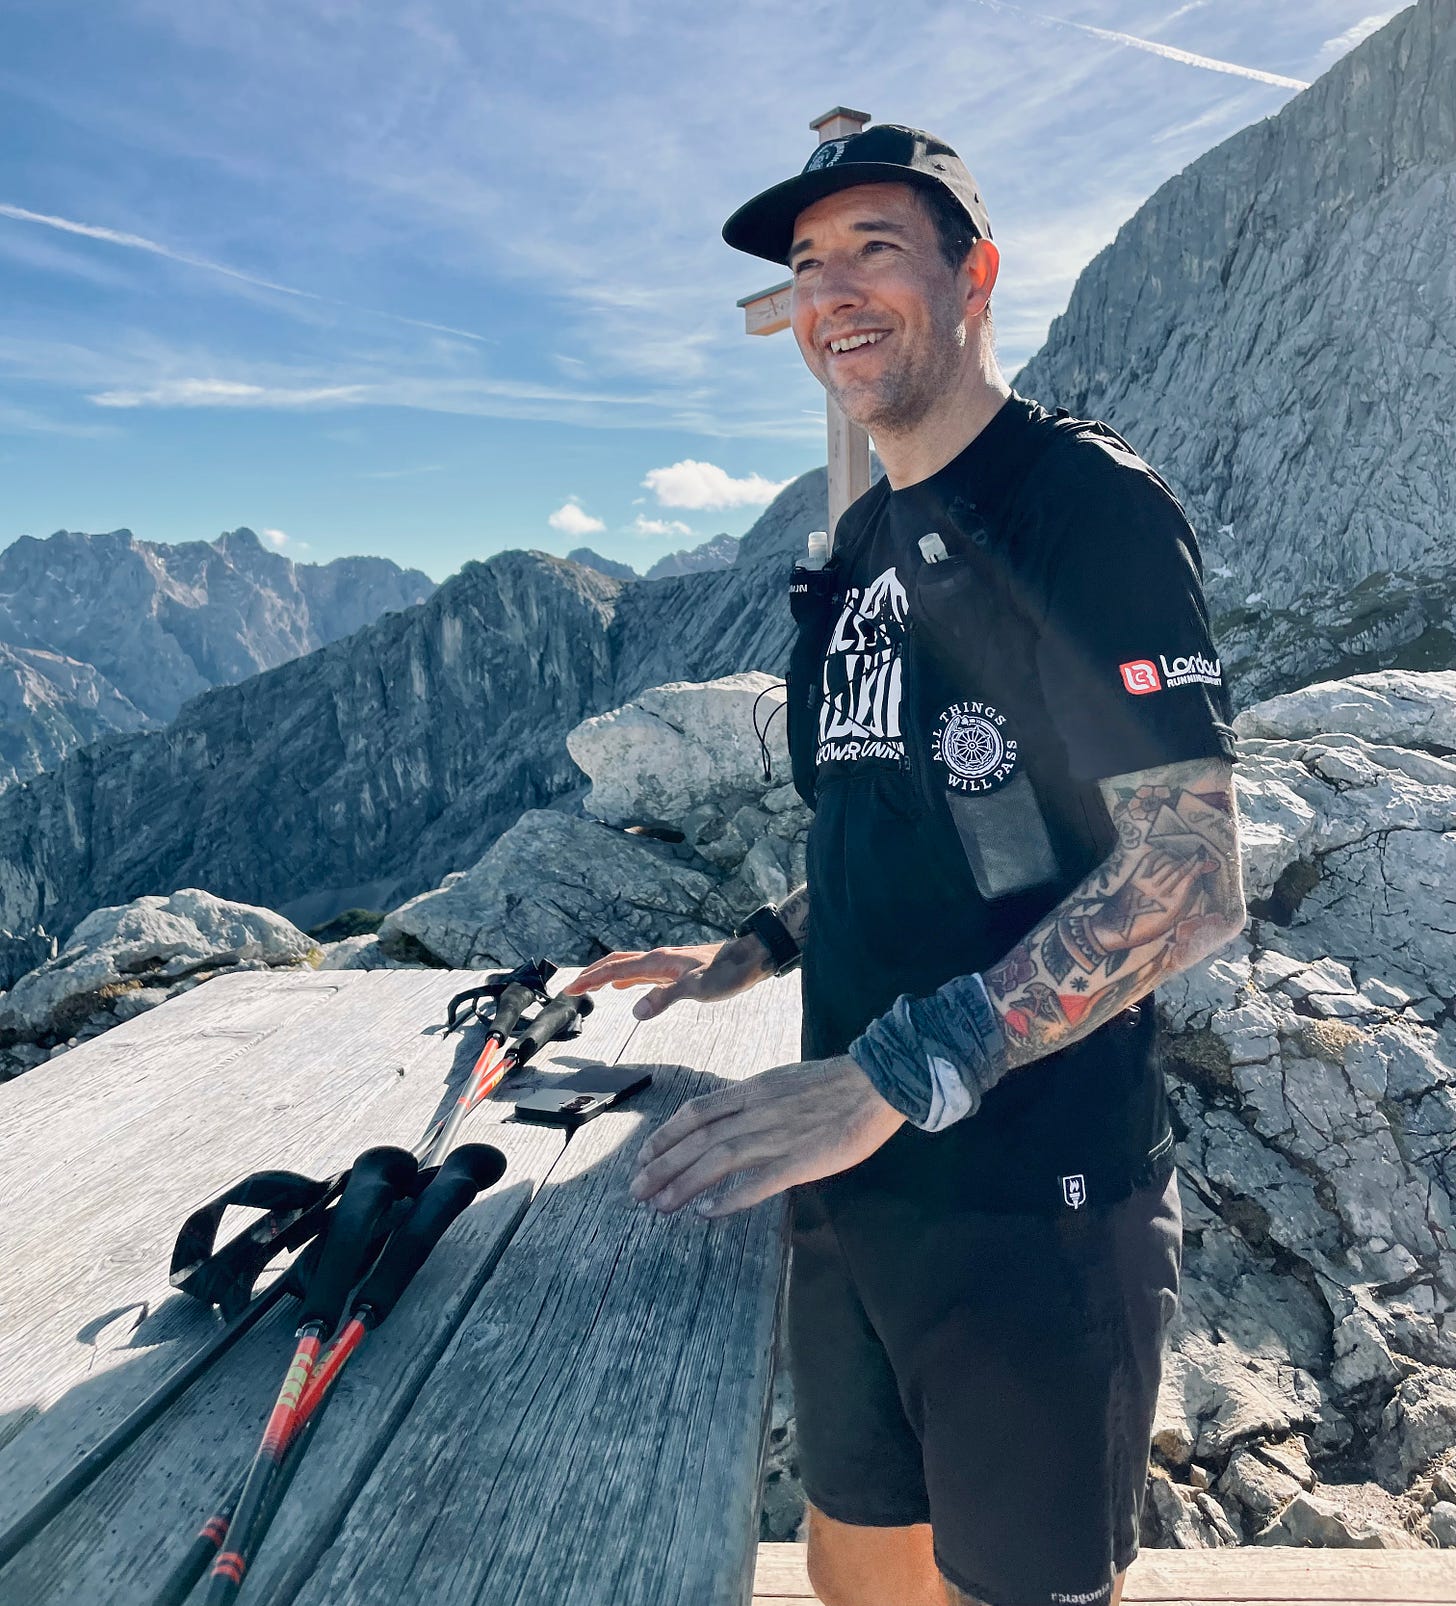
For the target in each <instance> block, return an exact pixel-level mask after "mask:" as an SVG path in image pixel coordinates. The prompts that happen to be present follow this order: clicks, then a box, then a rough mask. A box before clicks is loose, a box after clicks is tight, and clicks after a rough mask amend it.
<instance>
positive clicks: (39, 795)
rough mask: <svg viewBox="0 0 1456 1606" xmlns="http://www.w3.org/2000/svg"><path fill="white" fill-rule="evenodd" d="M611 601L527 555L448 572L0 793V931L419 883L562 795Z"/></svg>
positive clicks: (562, 568)
mask: <svg viewBox="0 0 1456 1606" xmlns="http://www.w3.org/2000/svg"><path fill="white" fill-rule="evenodd" d="M632 589H634V590H635V589H637V588H636V587H634V588H632ZM617 590H618V586H617V583H616V582H615V581H611V580H607V579H604V578H603V577H601V576H599V575H594V574H592V573H591V571H589V570H586V569H582V568H579V567H577V566H576V565H575V564H569V563H565V562H563V561H562V560H561V559H556V558H547V557H544V556H541V555H529V554H526V553H507V554H504V555H503V556H501V557H499V558H497V559H495V560H494V561H493V562H492V563H490V564H489V565H486V564H477V563H468V564H466V565H465V567H464V568H463V569H462V570H461V571H460V573H459V574H457V575H456V576H454V577H453V579H452V580H451V581H450V583H449V584H448V585H446V586H442V587H441V588H440V589H439V590H438V591H436V592H435V593H434V595H433V596H432V597H431V598H430V599H429V600H428V601H427V602H424V603H421V604H419V605H418V606H416V607H414V608H410V609H408V610H406V611H404V612H401V613H389V614H386V615H385V617H384V618H383V619H381V620H379V621H378V622H377V623H375V624H373V625H371V626H369V627H368V628H367V629H365V630H363V631H360V632H357V633H356V634H355V635H353V636H351V637H347V638H345V639H344V640H343V641H337V642H334V643H332V644H331V645H329V646H327V647H324V648H321V649H320V650H318V651H316V652H313V653H310V654H308V655H307V656H306V657H303V658H296V659H293V660H292V661H290V662H288V663H286V664H283V665H281V666H280V667H278V668H277V669H273V670H269V671H268V672H267V673H265V674H262V675H255V676H253V677H252V678H251V679H249V680H246V681H243V682H242V683H240V684H239V685H236V686H224V687H219V688H218V689H216V690H213V691H209V692H206V693H204V694H203V695H201V696H199V697H196V698H194V699H193V700H192V701H191V702H190V703H188V704H187V705H186V707H184V709H183V710H182V712H181V714H180V715H179V716H178V718H177V719H176V720H175V721H173V723H172V724H171V725H169V726H168V727H167V728H166V729H165V730H162V731H140V732H137V733H135V734H133V735H130V736H122V737H113V738H111V739H109V740H107V741H104V742H101V743H98V744H96V745H95V746H93V747H90V748H86V749H83V750H82V751H80V752H78V753H74V754H72V755H71V756H70V757H68V758H66V759H64V760H63V761H62V762H61V763H60V764H58V765H57V766H56V767H55V768H54V769H53V770H50V771H48V772H47V773H46V774H44V775H40V776H37V777H36V778H35V779H34V780H32V781H30V782H28V783H27V784H25V785H23V786H18V787H13V788H11V789H10V791H8V792H6V793H4V794H0V904H3V905H4V907H5V908H6V909H8V910H14V911H15V918H14V919H12V920H9V921H7V920H5V919H4V918H3V917H0V925H8V927H9V928H10V929H11V930H13V931H16V932H21V931H25V930H30V929H32V928H33V927H34V926H35V925H36V924H37V923H42V922H43V923H44V924H45V925H46V927H47V929H49V930H51V931H53V932H55V933H56V934H57V935H59V936H64V935H65V934H66V933H67V932H68V931H69V930H70V928H71V927H72V926H74V924H75V923H76V922H77V921H78V920H79V919H81V917H82V916H83V915H85V914H86V913H87V912H89V911H90V910H91V909H94V908H97V907H98V906H100V905H104V904H116V903H123V902H126V901H127V900H128V899H130V898H133V897H136V896H137V895H139V894H141V893H147V892H157V893H168V892H171V891H173V890H175V889H176V888H177V887H181V886H197V885H205V886H206V887H207V888H208V889H209V891H213V892H216V893H217V894H219V895H220V896H223V897H227V898H239V899H240V900H241V901H244V902H251V903H266V904H268V905H269V906H270V907H275V908H282V909H283V910H284V911H285V912H286V913H289V914H290V915H292V916H294V917H296V918H300V919H302V920H304V921H305V922H311V921H313V920H316V919H325V918H327V917H328V916H329V915H331V914H333V913H335V912H336V911H337V910H338V909H340V908H344V907H348V906H350V905H353V904H362V905H368V906H371V907H376V908H379V907H383V908H388V907H390V906H391V905H392V903H394V902H398V901H399V899H400V898H401V897H404V896H406V895H408V894H409V893H412V892H416V891H418V890H419V889H420V888H421V887H422V886H426V885H432V884H433V880H434V879H438V877H439V875H441V874H443V873H444V872H445V871H447V870H449V869H451V868H452V867H454V866H455V865H457V864H461V863H469V862H471V860H473V859H474V858H476V857H478V856H479V854H480V853H481V852H483V851H484V849H485V848H486V846H488V845H489V843H490V842H491V841H493V840H494V839H495V837H496V836H498V835H499V834H500V832H501V831H502V830H504V829H505V827H506V826H507V825H509V824H510V823H511V821H512V820H514V819H515V818H516V816H517V815H518V814H519V813H520V811H521V807H522V804H523V802H524V803H526V804H528V805H536V804H540V803H544V802H546V801H548V800H549V799H550V798H552V797H554V796H556V795H557V794H558V793H560V792H562V791H565V790H568V789H569V788H571V787H572V786H574V785H575V784H576V778H575V772H574V770H573V769H572V765H571V761H570V759H569V758H568V756H567V754H566V750H565V746H564V744H563V742H562V739H561V735H562V727H563V721H565V722H566V723H568V724H572V723H575V722H576V720H577V719H579V718H581V717H582V716H583V715H585V714H588V713H594V712H597V711H598V710H599V709H601V708H603V707H606V706H609V705H610V701H611V698H610V692H609V690H608V688H609V687H610V684H611V660H610V653H609V650H608V645H607V639H606V626H607V622H608V619H609V617H610V604H611V601H612V599H613V598H614V596H615V594H616V592H617Z"/></svg>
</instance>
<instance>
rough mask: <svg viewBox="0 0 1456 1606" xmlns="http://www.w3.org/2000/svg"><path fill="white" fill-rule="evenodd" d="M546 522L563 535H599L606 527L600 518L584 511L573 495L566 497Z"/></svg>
mask: <svg viewBox="0 0 1456 1606" xmlns="http://www.w3.org/2000/svg"><path fill="white" fill-rule="evenodd" d="M546 522H547V523H548V524H549V525H550V526H551V528H552V529H553V530H560V531H561V533H562V534H563V535H572V536H582V535H600V534H601V532H602V531H603V530H605V529H606V525H605V524H604V523H603V522H602V520H601V519H597V518H593V517H592V515H591V514H590V513H588V512H586V511H585V509H583V507H582V505H581V503H580V502H578V501H577V499H576V498H575V497H574V496H572V497H568V498H567V500H566V501H565V502H563V503H562V504H561V506H560V507H559V508H557V509H556V511H555V512H554V513H553V514H551V515H550V517H549V518H548V519H547V520H546Z"/></svg>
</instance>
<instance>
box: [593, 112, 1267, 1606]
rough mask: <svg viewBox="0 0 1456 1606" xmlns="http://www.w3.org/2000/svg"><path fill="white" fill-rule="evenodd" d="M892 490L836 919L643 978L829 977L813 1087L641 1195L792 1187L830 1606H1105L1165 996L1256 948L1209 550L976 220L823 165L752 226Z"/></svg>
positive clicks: (858, 716)
mask: <svg viewBox="0 0 1456 1606" xmlns="http://www.w3.org/2000/svg"><path fill="white" fill-rule="evenodd" d="M723 232H724V237H725V239H726V240H727V241H728V243H729V244H730V245H733V246H736V247H737V248H739V249H740V250H744V251H748V252H751V253H753V254H754V255H757V256H761V257H764V258H767V259H768V260H770V261H775V262H785V263H787V264H788V265H789V266H790V268H791V269H792V272H793V277H794V288H793V305H792V323H793V329H794V334H795V338H796V339H797V341H798V344H799V349H800V351H801V352H802V353H803V356H804V360H805V362H806V363H807V364H808V366H809V367H810V369H811V370H812V371H813V373H814V374H815V375H816V377H817V378H818V379H819V380H820V382H821V383H822V384H823V385H824V386H825V388H826V389H827V390H828V391H829V392H830V393H831V394H832V395H833V396H834V398H835V399H836V401H837V402H838V403H839V405H840V407H841V408H842V409H843V411H844V412H845V414H846V415H847V416H848V417H849V418H851V419H853V420H854V421H855V422H857V423H859V424H861V425H863V426H864V427H865V428H866V429H867V430H868V431H869V432H870V434H871V435H872V436H873V437H874V441H875V445H876V448H877V449H878V452H879V455H880V458H881V461H882V462H883V463H884V465H885V470H886V474H885V478H884V479H883V480H881V481H880V482H879V483H878V484H876V485H875V486H874V487H872V488H871V490H870V491H869V492H868V493H867V494H866V495H865V496H863V497H862V498H860V500H859V501H858V502H856V503H855V504H854V506H853V507H851V508H850V509H849V510H848V511H847V512H846V513H845V515H844V517H843V519H842V520H841V521H840V526H839V529H838V531H837V532H836V550H835V553H834V557H833V558H832V559H831V561H830V563H829V564H828V565H827V566H826V567H825V568H824V569H822V570H819V571H811V570H807V569H799V570H796V571H795V576H794V581H793V583H792V585H791V588H790V589H791V601H792V603H793V606H794V612H795V617H796V619H797V621H798V625H799V634H798V640H797V643H796V645H795V648H794V652H793V655H792V661H791V665H790V671H789V700H788V709H789V745H790V751H791V756H792V759H793V766H794V778H795V783H796V785H798V787H799V789H800V791H801V792H802V793H803V794H804V796H805V798H806V800H807V801H808V802H809V803H810V804H811V805H812V806H813V808H814V811H815V813H814V821H813V826H812V830H811V833H810V839H809V855H808V864H809V872H808V885H807V887H804V888H801V889H799V891H798V892H796V893H795V894H794V895H793V896H792V897H791V898H790V899H789V900H788V901H787V902H786V903H785V904H784V905H783V906H782V907H780V908H778V909H772V908H766V909H762V910H758V911H755V913H754V914H753V915H752V916H750V918H749V920H748V921H747V922H745V925H744V927H743V928H741V929H740V931H739V933H738V934H737V935H736V936H735V937H734V938H733V939H732V940H730V941H728V942H725V943H723V944H720V945H706V946H703V947H698V948H676V949H659V950H656V951H654V952H652V953H648V954H614V955H611V956H609V957H608V958H606V959H604V960H601V961H598V962H597V963H596V964H595V965H592V966H591V967H589V968H588V969H587V970H586V971H584V972H583V974H582V975H581V977H580V978H579V979H578V981H577V982H576V983H575V984H574V986H573V988H572V990H573V991H578V990H586V989H589V988H593V987H598V986H602V985H604V984H607V983H611V984H613V985H616V986H633V985H638V984H640V983H642V982H651V983H653V984H654V986H653V991H652V992H650V993H649V994H647V995H646V996H645V997H644V998H643V999H642V1000H639V1002H638V1005H637V1012H638V1014H639V1015H641V1016H644V1017H645V1016H649V1015H654V1014H657V1013H659V1012H660V1011H661V1010H662V1009H663V1008H665V1007H667V1006H668V1005H669V1004H671V1003H672V1002H674V1001H675V1000H677V999H680V998H696V999H714V998H721V997H725V996H728V995H729V994H731V993H734V992H737V991H740V990H741V989H742V988H744V987H747V986H751V985H752V984H753V983H754V982H756V981H758V980H760V979H762V978H763V977H764V976H766V975H770V974H773V973H775V972H777V971H780V970H783V969H787V968H789V967H790V966H791V965H793V964H794V963H796V962H798V960H799V959H800V958H801V957H802V963H803V996H804V1047H803V1052H804V1055H805V1059H804V1061H803V1062H801V1063H799V1064H796V1065H788V1066H781V1067H779V1068H778V1069H776V1070H772V1071H769V1072H767V1073H765V1074H764V1075H762V1076H759V1077H756V1078H753V1079H752V1080H750V1081H748V1082H746V1083H744V1084H742V1085H741V1086H738V1087H734V1088H732V1089H729V1090H726V1091H724V1092H722V1093H718V1094H714V1095H711V1096H708V1097H706V1098H702V1099H697V1100H694V1101H693V1102H691V1103H690V1104H688V1105H686V1106H684V1107H683V1109H682V1110H680V1111H679V1112H678V1113H677V1114H676V1115H675V1116H674V1117H673V1118H672V1119H671V1120H669V1121H667V1122H666V1123H665V1124H664V1125H663V1126H662V1127H661V1128H659V1129H658V1131H657V1132H656V1133H655V1134H653V1136H652V1137H651V1138H650V1139H649V1140H648V1142H647V1144H646V1145H645V1147H644V1148H643V1151H642V1155H641V1159H640V1168H639V1171H638V1174H637V1176H636V1178H635V1180H634V1183H633V1192H634V1194H635V1195H636V1197H638V1198H639V1199H642V1200H644V1201H647V1202H649V1203H650V1204H651V1205H653V1206H654V1207H655V1208H657V1209H659V1210H665V1211H671V1210H677V1209H680V1208H681V1207H683V1206H684V1205H688V1204H690V1203H691V1204H693V1205H694V1206H695V1208H697V1209H698V1210H699V1211H700V1212H701V1213H702V1214H704V1215H708V1216H716V1215H722V1214H725V1213H727V1212H730V1211H733V1210H738V1209H742V1208H744V1207H745V1206H747V1205H750V1204H753V1203H755V1202H757V1201H759V1200H761V1199H764V1198H767V1197H769V1196H770V1195H771V1194H774V1193H777V1192H780V1191H782V1190H784V1189H788V1188H792V1189H793V1231H794V1241H793V1264H792V1271H791V1275H790V1289H789V1308H788V1314H787V1326H788V1338H789V1358H790V1366H791V1371H792V1374H793V1381H794V1389H795V1399H796V1409H797V1413H798V1430H799V1445H800V1454H801V1464H802V1470H803V1481H804V1487H805V1490H806V1492H807V1494H808V1497H809V1501H810V1511H809V1570H810V1576H811V1578H812V1579H813V1581H814V1586H815V1589H816V1590H817V1592H818V1593H819V1595H820V1598H821V1599H822V1600H824V1601H825V1602H827V1603H828V1606H947V1603H948V1602H949V1603H952V1606H959V1603H960V1602H964V1601H973V1602H984V1603H986V1606H1105V1603H1107V1602H1109V1601H1111V1602H1113V1603H1115V1602H1116V1601H1117V1599H1118V1597H1119V1596H1120V1593H1121V1588H1122V1575H1123V1572H1124V1570H1125V1569H1126V1567H1127V1565H1128V1563H1129V1562H1130V1561H1131V1560H1132V1558H1133V1556H1134V1555H1135V1554H1136V1550H1137V1536H1138V1526H1139V1520H1140V1514H1141V1507H1142V1499H1143V1492H1144V1488H1145V1486H1146V1479H1147V1465H1148V1449H1149V1441H1150V1436H1151V1428H1152V1419H1153V1410H1154V1405H1155V1401H1156V1395H1157V1388H1158V1380H1159V1375H1160V1370H1161V1357H1162V1345H1163V1340H1164V1337H1165V1335H1166V1330H1167V1324H1168V1322H1169V1320H1170V1318H1171V1315H1172V1312H1173V1309H1174V1307H1175V1304H1176V1299H1177V1286H1178V1267H1179V1245H1180V1216H1179V1208H1178V1195H1177V1184H1176V1180H1175V1179H1174V1176H1173V1134H1172V1131H1171V1129H1170V1126H1169V1120H1168V1109H1167V1103H1166V1098H1165V1094H1164V1089H1163V1082H1162V1076H1161V1072H1160V1069H1159V1066H1158V1060H1157V1046H1156V1040H1155V1039H1156V1025H1155V1021H1154V1015H1153V1007H1152V997H1151V993H1152V989H1153V988H1154V987H1155V986H1157V985H1158V984H1159V983H1160V982H1162V981H1165V980H1166V979H1167V978H1169V977H1170V976H1172V975H1175V974H1176V973H1177V972H1178V971H1180V970H1183V969H1185V968H1186V967H1188V966H1189V965H1192V964H1194V963H1196V962H1198V961H1199V960H1201V959H1203V958H1205V957H1207V956H1208V955H1209V954H1210V953H1212V952H1213V951H1214V950H1216V949H1217V948H1218V947H1220V946H1221V945H1222V944H1223V943H1224V942H1226V941H1227V940H1228V939H1229V938H1230V937H1231V936H1232V935H1233V934H1234V933H1236V932H1237V931H1238V930H1239V929H1240V928H1241V926H1242V923H1243V918H1244V908H1243V898H1242V893H1241V890H1240V878H1239V862H1238V845H1237V828H1236V818H1235V808H1234V800H1233V785H1232V770H1231V765H1232V760H1233V756H1234V747H1233V738H1232V733H1231V731H1230V728H1229V724H1228V706H1227V700H1226V696H1225V693H1224V689H1223V685H1222V673H1221V669H1220V665H1219V661H1218V656H1217V653H1216V651H1215V649H1214V647H1213V645H1212V643H1211V641H1210V640H1209V635H1208V623H1207V616H1206V611H1205V608H1204V603H1203V596H1202V589H1201V579H1200V574H1201V571H1200V567H1199V560H1198V553H1197V546H1196V543H1195V541H1194V537H1193V533H1192V531H1191V530H1190V528H1189V527H1188V523H1187V520H1186V519H1185V518H1184V516H1183V514H1182V511H1181V509H1180V508H1179V506H1178V503H1177V501H1176V500H1175V498H1174V496H1173V494H1172V492H1171V491H1170V490H1169V489H1168V487H1167V486H1166V485H1165V484H1164V482H1163V481H1162V480H1161V479H1159V478H1158V476H1157V475H1156V474H1155V473H1154V472H1153V471H1152V470H1151V469H1150V468H1149V467H1148V466H1147V464H1145V463H1144V462H1143V461H1142V460H1141V459H1140V458H1139V457H1137V455H1136V454H1135V453H1134V451H1133V450H1132V449H1131V448H1130V447H1129V446H1128V445H1127V444H1126V442H1124V441H1123V440H1122V439H1121V438H1120V437H1119V436H1117V435H1116V434H1114V433H1113V432H1112V431H1111V430H1110V429H1108V428H1107V427H1106V426H1104V425H1100V424H1096V423H1087V422H1079V421H1078V420H1075V419H1072V418H1070V417H1069V416H1067V415H1066V414H1063V413H1059V414H1057V415H1053V414H1052V413H1049V412H1048V411H1047V410H1046V409H1045V408H1043V407H1041V406H1040V405H1038V404H1037V403H1036V402H1033V401H1030V400H1027V399H1025V398H1023V397H1021V396H1018V395H1016V394H1015V393H1014V392H1012V391H1011V389H1010V387H1009V386H1008V385H1007V383H1006V381H1005V379H1004V378H1003V376H1002V374H1001V371H1000V368H999V366H998V364H997V362H996V357H995V351H994V345H993V339H992V329H991V308H990V302H991V296H992V291H993V289H994V287H995V283H996V277H997V272H998V268H999V264H1000V258H999V253H998V251H997V248H996V246H995V245H994V243H993V242H992V240H991V228H990V222H989V219H988V217H987V214H986V209H985V206H984V204H983V202H982V200H981V196H980V193H979V191H978V190H977V187H976V184H975V181H974V180H973V179H972V177H971V175H970V174H969V173H968V172H967V171H966V169H965V167H964V165H963V164H962V163H961V161H960V159H959V157H958V156H957V155H956V154H955V152H954V151H953V150H951V148H950V147H949V146H947V145H945V144H944V143H942V142H941V141H939V140H937V139H935V138H934V137H933V136H931V135H928V134H925V133H923V132H921V131H919V130H915V129H909V128H902V127H898V126H896V125H890V124H886V125H879V126H877V127H872V128H869V129H867V130H865V131H864V132H863V133H860V134H856V135H854V136H852V137H850V138H847V139H842V140H835V141H831V142H829V143H827V144H824V145H821V146H820V147H819V148H818V149H817V150H816V151H815V152H814V154H813V155H812V156H811V157H810V159H809V162H808V165H807V166H806V167H805V169H804V171H803V172H802V173H801V174H799V175H798V176H797V177H796V178H792V179H790V180H788V181H786V182H785V183H783V184H779V185H776V186H775V187H774V188H772V189H770V190H768V191H766V192H764V194H762V195H760V196H758V197H756V198H755V199H754V200H752V201H750V202H749V203H748V204H747V205H746V206H744V207H742V208H740V209H739V211H737V212H736V213H735V214H734V215H733V217H732V218H730V219H729V221H728V223H727V224H726V226H725V228H724V231H723Z"/></svg>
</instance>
